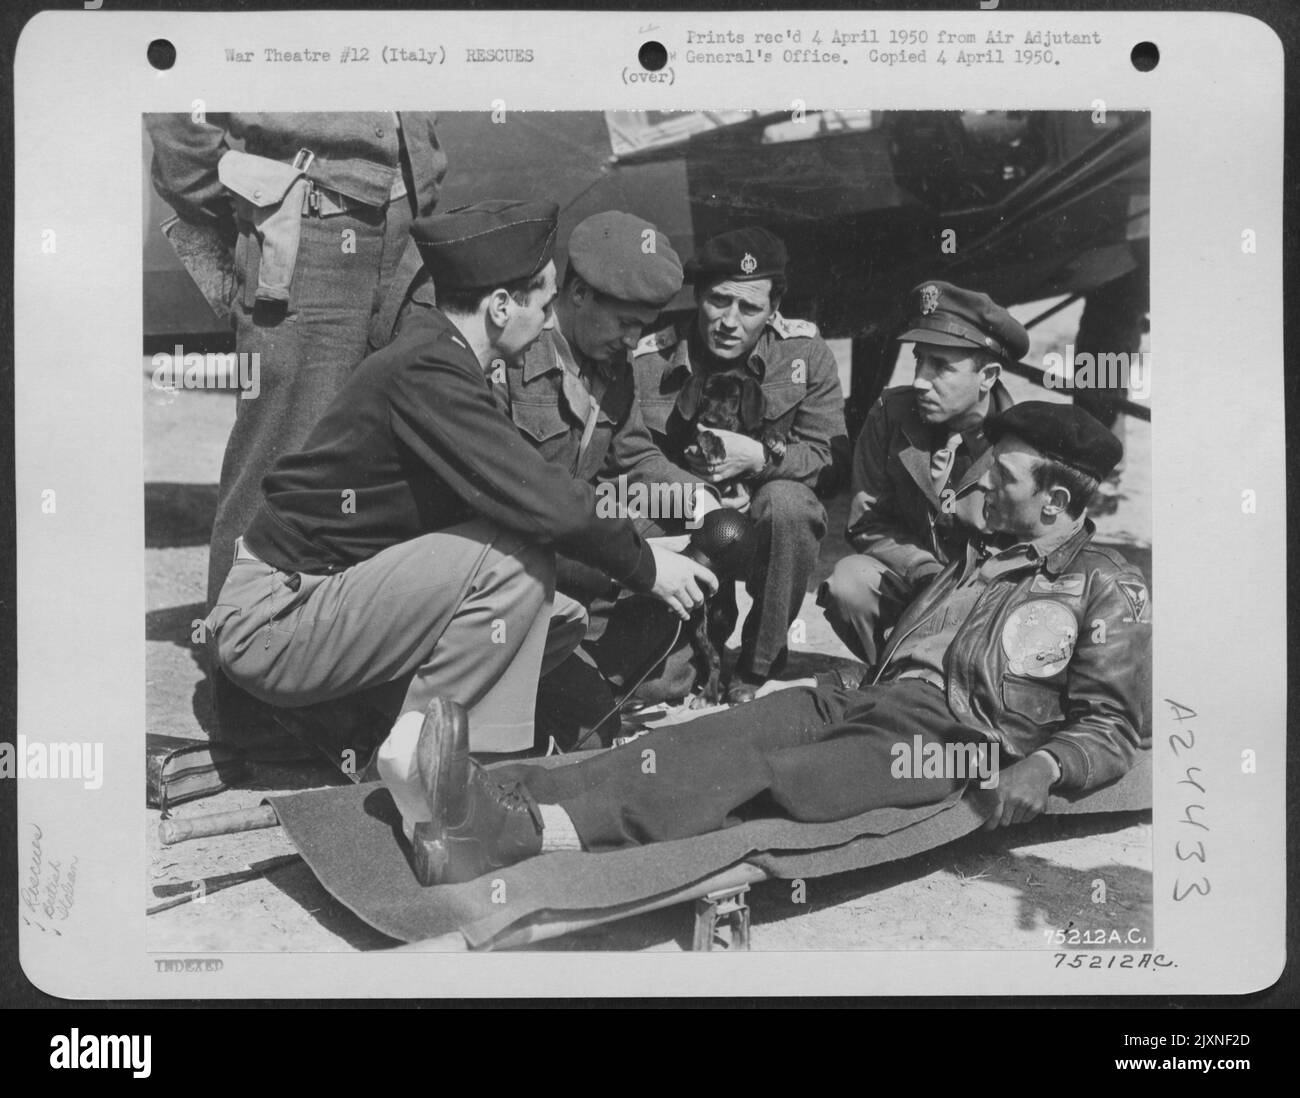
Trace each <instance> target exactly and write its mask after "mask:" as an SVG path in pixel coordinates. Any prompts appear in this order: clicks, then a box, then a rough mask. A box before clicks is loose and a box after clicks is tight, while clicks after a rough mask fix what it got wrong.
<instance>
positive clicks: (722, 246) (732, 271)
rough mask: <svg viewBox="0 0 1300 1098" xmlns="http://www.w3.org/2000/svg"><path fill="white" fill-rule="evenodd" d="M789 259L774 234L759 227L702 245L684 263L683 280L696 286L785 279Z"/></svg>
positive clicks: (723, 234)
mask: <svg viewBox="0 0 1300 1098" xmlns="http://www.w3.org/2000/svg"><path fill="white" fill-rule="evenodd" d="M789 259H790V257H789V253H788V252H787V251H786V247H785V243H784V242H783V241H782V240H781V238H780V237H779V236H777V235H776V234H775V233H773V232H769V231H768V230H767V229H764V228H761V227H759V226H755V227H753V228H749V229H733V230H732V231H731V232H727V233H719V234H718V235H717V236H714V237H710V238H709V239H708V240H706V241H705V242H704V245H703V246H702V247H701V248H700V250H699V251H698V252H697V253H696V254H695V255H694V256H693V257H692V258H691V259H690V260H689V261H688V262H687V264H686V277H687V278H689V279H690V280H691V281H693V282H694V283H696V284H697V285H698V284H700V283H704V282H719V281H722V280H728V281H732V282H752V281H756V280H757V279H760V278H773V277H776V276H781V277H784V275H785V267H786V264H787V263H788V262H789Z"/></svg>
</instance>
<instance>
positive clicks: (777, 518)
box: [750, 480, 826, 541]
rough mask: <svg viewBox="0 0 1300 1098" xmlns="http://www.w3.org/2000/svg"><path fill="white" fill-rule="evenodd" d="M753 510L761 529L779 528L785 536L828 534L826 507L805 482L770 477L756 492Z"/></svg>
mask: <svg viewBox="0 0 1300 1098" xmlns="http://www.w3.org/2000/svg"><path fill="white" fill-rule="evenodd" d="M750 514H751V516H752V517H753V519H754V521H755V522H756V523H758V525H759V527H760V529H761V528H762V527H768V528H769V529H771V530H773V531H777V530H779V531H780V536H781V538H782V539H786V538H791V537H798V536H800V535H802V536H804V537H811V539H812V540H814V541H821V539H822V538H823V536H825V534H826V508H825V507H823V506H822V502H821V500H819V499H818V498H817V493H815V492H814V491H813V490H812V489H811V488H809V487H808V485H806V484H800V483H799V482H798V481H795V480H770V481H768V482H767V483H766V484H763V485H761V486H760V487H759V489H758V491H756V492H755V493H754V499H753V506H752V508H751V510H750Z"/></svg>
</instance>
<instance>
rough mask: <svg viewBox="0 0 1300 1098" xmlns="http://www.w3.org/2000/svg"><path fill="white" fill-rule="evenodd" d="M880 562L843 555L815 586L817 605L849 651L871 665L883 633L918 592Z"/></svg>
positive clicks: (880, 648) (881, 647)
mask: <svg viewBox="0 0 1300 1098" xmlns="http://www.w3.org/2000/svg"><path fill="white" fill-rule="evenodd" d="M921 587H922V585H921V584H913V583H908V582H907V581H906V580H905V579H903V577H902V576H900V575H899V574H898V573H897V572H895V571H894V570H893V569H891V568H890V567H889V565H887V564H886V563H885V562H884V561H882V560H880V559H879V558H877V557H873V556H871V555H870V554H867V553H855V554H853V555H852V556H848V557H844V558H843V559H842V560H840V561H838V562H837V563H836V565H835V569H834V571H832V572H831V574H830V576H829V577H828V578H827V579H826V580H825V581H824V582H823V583H822V585H821V586H820V587H819V588H818V589H817V605H818V606H820V607H821V608H822V610H823V611H824V612H825V614H826V621H827V624H829V625H830V627H831V629H833V630H834V631H835V635H836V636H837V637H839V638H840V640H842V641H843V642H844V645H845V647H846V648H848V650H849V651H850V652H852V653H853V654H854V655H855V656H857V657H858V659H860V660H861V661H862V662H863V663H865V664H867V666H869V667H874V666H875V665H876V664H877V663H878V662H879V659H880V655H881V653H882V652H883V651H884V648H885V638H886V634H887V633H888V632H889V630H890V629H892V628H893V627H894V625H895V624H897V622H898V619H899V618H900V617H902V615H903V611H904V610H905V609H907V606H908V604H909V603H911V602H912V600H913V599H914V598H915V597H916V596H917V595H918V594H919V593H920V590H921Z"/></svg>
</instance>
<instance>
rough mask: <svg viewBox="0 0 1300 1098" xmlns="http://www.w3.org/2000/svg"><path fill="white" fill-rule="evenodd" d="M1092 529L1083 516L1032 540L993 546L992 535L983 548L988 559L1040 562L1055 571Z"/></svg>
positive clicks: (1067, 559)
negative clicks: (1074, 521) (1081, 519)
mask: <svg viewBox="0 0 1300 1098" xmlns="http://www.w3.org/2000/svg"><path fill="white" fill-rule="evenodd" d="M1095 530H1096V527H1095V526H1093V524H1092V520H1091V519H1088V518H1087V517H1085V518H1084V519H1083V521H1082V522H1079V523H1074V524H1071V525H1069V526H1065V527H1062V528H1061V529H1059V530H1050V531H1048V532H1047V533H1046V534H1043V535H1042V536H1041V537H1037V538H1035V539H1034V540H1033V541H1020V542H1016V543H1014V544H1012V545H1008V546H1007V547H1006V548H1002V549H999V548H998V547H997V544H996V535H994V537H993V538H991V539H989V541H986V542H985V546H984V548H985V551H986V553H988V555H989V558H990V559H992V560H997V561H1003V562H1006V563H1008V564H1011V563H1013V562H1023V563H1024V564H1038V563H1040V562H1042V563H1043V564H1044V566H1045V568H1046V570H1047V571H1048V572H1050V573H1052V574H1053V575H1055V574H1056V573H1058V572H1060V571H1061V569H1062V568H1064V567H1065V565H1067V564H1068V563H1069V562H1070V560H1071V559H1073V557H1074V554H1075V552H1076V551H1077V550H1078V547H1079V545H1080V544H1082V540H1086V539H1087V538H1090V537H1091V536H1092V534H1093V533H1094V532H1095ZM1081 539H1082V540H1081Z"/></svg>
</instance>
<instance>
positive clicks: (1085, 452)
mask: <svg viewBox="0 0 1300 1098" xmlns="http://www.w3.org/2000/svg"><path fill="white" fill-rule="evenodd" d="M984 434H985V436H986V437H987V438H988V439H989V441H990V442H997V440H998V439H1000V438H1002V437H1003V436H1004V435H1011V436H1013V437H1014V438H1018V439H1020V441H1021V442H1024V443H1027V444H1028V445H1030V446H1032V447H1033V448H1034V449H1035V450H1037V451H1038V452H1039V453H1041V454H1042V455H1043V456H1044V457H1049V458H1053V459H1055V460H1056V461H1059V462H1061V463H1062V464H1063V465H1068V466H1070V468H1072V469H1077V470H1078V471H1079V472H1081V473H1087V474H1088V475H1089V476H1090V477H1094V478H1096V479H1097V480H1105V479H1106V477H1107V476H1108V475H1109V474H1110V471H1111V470H1112V469H1114V468H1115V466H1116V465H1118V464H1119V459H1120V458H1122V457H1123V456H1124V444H1123V443H1122V442H1120V440H1119V439H1117V438H1116V437H1115V436H1114V435H1113V434H1111V432H1110V431H1108V430H1106V428H1105V427H1103V426H1102V425H1101V424H1100V423H1099V422H1097V420H1095V419H1094V418H1093V417H1092V416H1090V415H1089V414H1088V413H1087V412H1085V411H1084V410H1083V409H1082V408H1078V407H1076V406H1075V405H1073V404H1049V403H1048V402H1047V401H1045V400H1029V401H1026V402H1025V403H1024V404H1013V405H1012V406H1011V407H1010V408H1008V409H1007V410H1006V411H1005V412H1001V413H1000V414H998V415H995V416H989V418H988V419H986V420H985V421H984Z"/></svg>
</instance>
